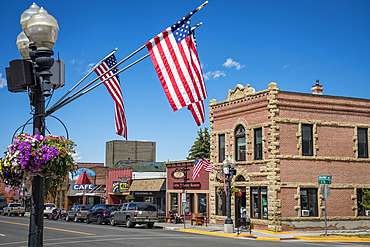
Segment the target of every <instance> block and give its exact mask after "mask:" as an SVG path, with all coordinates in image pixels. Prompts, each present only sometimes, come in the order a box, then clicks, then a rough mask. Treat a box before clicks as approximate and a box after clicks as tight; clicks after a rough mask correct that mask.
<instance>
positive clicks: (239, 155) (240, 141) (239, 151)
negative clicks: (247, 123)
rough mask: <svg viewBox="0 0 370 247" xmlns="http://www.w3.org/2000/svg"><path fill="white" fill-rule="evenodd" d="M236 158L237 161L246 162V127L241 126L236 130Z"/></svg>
mask: <svg viewBox="0 0 370 247" xmlns="http://www.w3.org/2000/svg"><path fill="white" fill-rule="evenodd" d="M235 147H236V150H235V152H236V153H235V157H236V161H244V160H245V156H246V155H245V154H246V148H245V132H244V127H243V126H242V125H239V126H238V127H237V128H236V130H235Z"/></svg>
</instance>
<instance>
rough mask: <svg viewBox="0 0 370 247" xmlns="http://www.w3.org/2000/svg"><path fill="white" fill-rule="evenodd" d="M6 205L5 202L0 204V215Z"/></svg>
mask: <svg viewBox="0 0 370 247" xmlns="http://www.w3.org/2000/svg"><path fill="white" fill-rule="evenodd" d="M6 205H8V203H6V202H0V213H2V212H3V208H4V207H6Z"/></svg>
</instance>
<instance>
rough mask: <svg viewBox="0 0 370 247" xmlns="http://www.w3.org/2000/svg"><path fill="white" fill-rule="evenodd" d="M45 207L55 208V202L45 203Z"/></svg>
mask: <svg viewBox="0 0 370 247" xmlns="http://www.w3.org/2000/svg"><path fill="white" fill-rule="evenodd" d="M45 207H49V208H55V207H56V206H55V204H45Z"/></svg>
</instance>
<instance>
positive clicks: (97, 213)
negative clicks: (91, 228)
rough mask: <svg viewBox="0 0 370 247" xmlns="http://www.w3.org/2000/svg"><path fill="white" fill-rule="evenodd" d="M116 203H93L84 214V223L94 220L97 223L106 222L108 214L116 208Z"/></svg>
mask: <svg viewBox="0 0 370 247" xmlns="http://www.w3.org/2000/svg"><path fill="white" fill-rule="evenodd" d="M118 207H119V205H118V204H96V205H94V206H93V207H92V208H91V209H90V211H89V212H88V213H87V216H86V223H87V224H89V223H91V222H94V221H96V222H97V223H98V224H99V225H101V224H102V223H103V222H104V223H108V222H109V221H110V214H111V213H112V212H114V211H117V210H118Z"/></svg>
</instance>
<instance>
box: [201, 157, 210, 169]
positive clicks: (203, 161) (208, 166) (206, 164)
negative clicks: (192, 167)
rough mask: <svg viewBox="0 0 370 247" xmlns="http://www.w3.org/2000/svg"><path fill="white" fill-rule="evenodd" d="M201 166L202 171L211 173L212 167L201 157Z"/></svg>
mask: <svg viewBox="0 0 370 247" xmlns="http://www.w3.org/2000/svg"><path fill="white" fill-rule="evenodd" d="M202 164H203V167H204V169H205V170H206V171H207V172H213V166H212V165H211V163H209V161H208V160H206V159H205V158H203V157H202Z"/></svg>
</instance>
